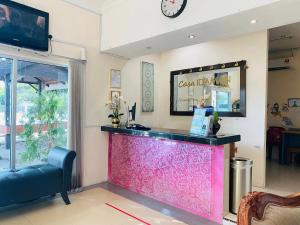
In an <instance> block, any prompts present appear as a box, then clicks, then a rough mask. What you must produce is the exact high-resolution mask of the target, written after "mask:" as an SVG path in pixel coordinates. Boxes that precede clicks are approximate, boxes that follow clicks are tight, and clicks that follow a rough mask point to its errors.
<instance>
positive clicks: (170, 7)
mask: <svg viewBox="0 0 300 225" xmlns="http://www.w3.org/2000/svg"><path fill="white" fill-rule="evenodd" d="M186 4H187V0H162V1H161V11H162V13H163V14H164V15H165V16H166V17H169V18H176V17H177V16H179V15H180V14H181V13H182V12H183V10H184V9H185V7H186Z"/></svg>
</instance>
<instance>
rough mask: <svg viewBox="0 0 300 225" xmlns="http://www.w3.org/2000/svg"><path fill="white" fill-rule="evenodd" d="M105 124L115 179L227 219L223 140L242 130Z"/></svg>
mask: <svg viewBox="0 0 300 225" xmlns="http://www.w3.org/2000/svg"><path fill="white" fill-rule="evenodd" d="M101 130H102V131H106V132H109V149H108V151H109V159H108V160H109V163H108V165H109V168H108V181H109V182H110V183H112V184H115V185H118V186H120V187H123V188H125V189H128V190H130V191H133V192H136V193H138V194H141V195H144V196H147V197H150V198H153V199H156V200H158V201H161V202H163V203H166V204H169V205H171V206H174V207H177V208H180V209H182V210H185V211H188V212H191V213H193V214H196V215H198V216H201V217H204V218H206V219H209V220H212V221H215V222H217V223H219V224H221V223H222V220H223V195H224V194H223V192H224V190H223V189H224V145H225V144H229V143H233V142H237V141H239V140H240V136H239V135H231V136H230V135H229V136H221V137H211V138H205V137H200V136H199V137H197V136H193V135H190V134H188V132H186V131H178V130H162V129H156V130H151V131H135V130H128V129H126V128H112V127H109V126H102V127H101ZM202 143H204V144H202Z"/></svg>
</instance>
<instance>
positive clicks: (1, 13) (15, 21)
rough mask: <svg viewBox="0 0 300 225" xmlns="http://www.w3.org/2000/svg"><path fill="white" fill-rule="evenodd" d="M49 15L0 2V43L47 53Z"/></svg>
mask: <svg viewBox="0 0 300 225" xmlns="http://www.w3.org/2000/svg"><path fill="white" fill-rule="evenodd" d="M48 36H49V13H47V12H43V11H40V10H38V9H34V8H31V7H28V6H26V5H22V4H19V3H16V2H13V1H10V0H0V43H3V44H8V45H14V46H17V47H22V48H28V49H33V50H38V51H48Z"/></svg>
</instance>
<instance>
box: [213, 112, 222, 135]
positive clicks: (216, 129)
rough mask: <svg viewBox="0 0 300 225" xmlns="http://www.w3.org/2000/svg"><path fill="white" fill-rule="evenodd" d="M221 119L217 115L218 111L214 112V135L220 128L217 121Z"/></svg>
mask: <svg viewBox="0 0 300 225" xmlns="http://www.w3.org/2000/svg"><path fill="white" fill-rule="evenodd" d="M221 120H222V119H221V118H220V117H219V113H218V112H214V119H213V130H212V132H213V135H216V134H217V133H218V132H219V130H220V129H221V124H220V123H219V121H221Z"/></svg>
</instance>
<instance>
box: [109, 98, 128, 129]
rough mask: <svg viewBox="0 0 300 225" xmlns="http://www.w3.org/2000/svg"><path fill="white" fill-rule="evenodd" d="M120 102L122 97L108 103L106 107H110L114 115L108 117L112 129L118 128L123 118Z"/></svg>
mask: <svg viewBox="0 0 300 225" xmlns="http://www.w3.org/2000/svg"><path fill="white" fill-rule="evenodd" d="M120 100H121V97H117V98H116V97H115V98H114V99H113V100H112V101H111V102H109V103H107V104H106V106H108V107H109V108H110V109H111V110H112V113H111V114H109V115H108V118H111V123H112V127H114V128H117V127H119V125H120V122H121V116H123V115H124V114H123V113H120V111H119V110H120Z"/></svg>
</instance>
